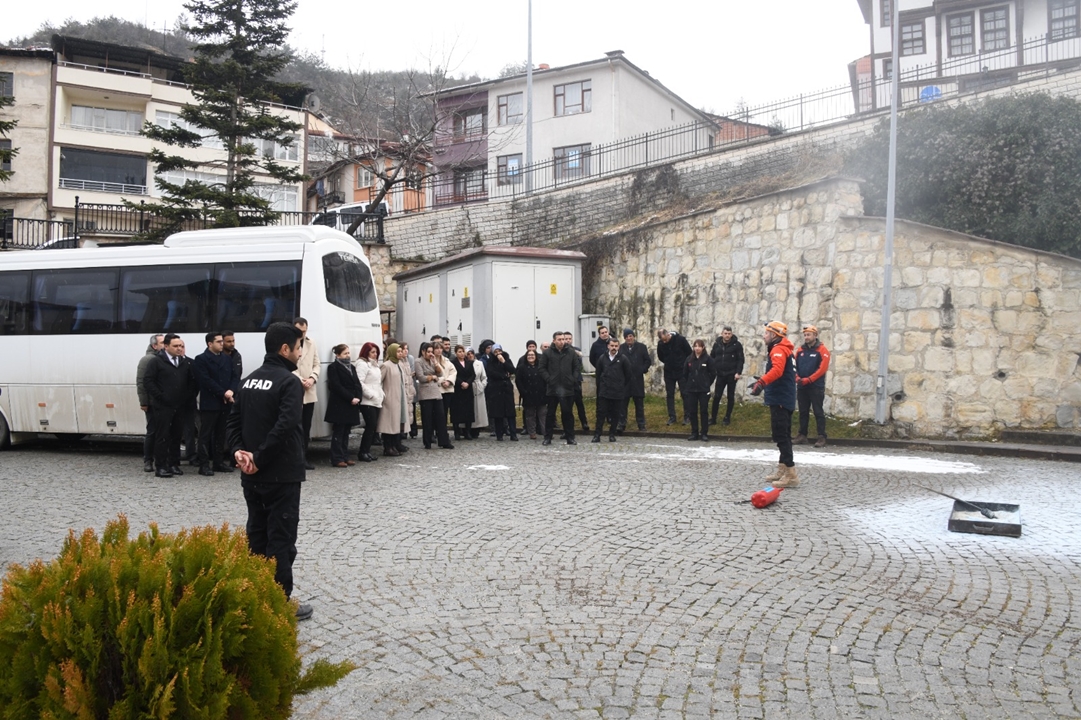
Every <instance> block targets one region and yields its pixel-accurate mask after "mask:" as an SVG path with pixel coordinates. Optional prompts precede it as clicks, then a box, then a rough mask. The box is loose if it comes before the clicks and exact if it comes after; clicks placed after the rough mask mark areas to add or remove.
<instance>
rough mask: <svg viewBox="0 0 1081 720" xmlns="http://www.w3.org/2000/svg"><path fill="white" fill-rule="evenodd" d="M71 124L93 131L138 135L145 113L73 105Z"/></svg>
mask: <svg viewBox="0 0 1081 720" xmlns="http://www.w3.org/2000/svg"><path fill="white" fill-rule="evenodd" d="M71 126H72V127H73V128H76V129H78V130H90V131H91V132H101V133H111V134H114V135H138V134H139V131H140V130H142V127H143V114H142V113H138V112H128V111H127V110H110V109H108V108H99V107H87V106H85V105H72V106H71Z"/></svg>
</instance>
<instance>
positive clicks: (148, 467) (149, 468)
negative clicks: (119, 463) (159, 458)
mask: <svg viewBox="0 0 1081 720" xmlns="http://www.w3.org/2000/svg"><path fill="white" fill-rule="evenodd" d="M143 472H154V461H153V460H147V461H146V462H144V463H143Z"/></svg>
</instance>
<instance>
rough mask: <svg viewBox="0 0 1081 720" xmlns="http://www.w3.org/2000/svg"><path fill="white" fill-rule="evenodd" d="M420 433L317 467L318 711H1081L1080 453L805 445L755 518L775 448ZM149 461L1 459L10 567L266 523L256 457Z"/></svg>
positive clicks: (301, 566)
mask: <svg viewBox="0 0 1081 720" xmlns="http://www.w3.org/2000/svg"><path fill="white" fill-rule="evenodd" d="M354 443H355V439H354ZM412 444H413V446H414V449H413V450H412V451H411V452H409V453H408V454H406V455H405V456H403V457H402V458H400V459H399V458H395V459H390V458H381V459H380V461H379V462H377V463H374V464H372V465H358V466H356V467H355V468H351V469H349V470H337V469H333V468H330V467H327V465H328V464H329V463H328V462H327V457H328V456H327V455H326V452H325V450H323V451H322V454H317V455H316V456H315V458H314V459H315V460H316V461H317V462H318V463H319V468H318V470H316V471H315V472H313V473H310V475H309V477H310V481H309V482H308V483H307V484H306V485H305V489H304V497H303V500H302V519H301V537H300V540H299V543H298V545H299V550H300V555H299V557H298V559H297V563H296V573H297V589H296V592H295V594H296V596H297V597H298V598H300V599H302V600H304V601H306V602H311V603H312V604H313V605H314V607H315V617H314V618H313V619H312V620H311V621H309V622H306V623H302V624H301V625H300V630H299V632H300V638H301V641H302V643H303V646H304V649H305V652H307V653H309V654H310V655H311V656H313V657H329V658H331V659H342V658H350V659H352V660H353V661H354V662H356V663H357V664H358V665H359V666H360V669H359V670H357V671H356V672H354V673H353V674H352V675H350V676H349V677H348V678H346V679H345V680H344V681H343V682H342V683H341V684H340V685H339V686H338V687H336V688H335V689H333V690H331V691H324V692H321V693H316V694H314V695H311V696H308V697H304V698H300V699H299V700H298V702H297V704H296V713H295V717H296V718H312V719H315V718H318V719H320V720H331V719H335V718H624V717H635V718H706V717H721V718H724V717H741V718H742V717H748V718H759V717H761V718H786V717H790V718H836V717H882V718H887V717H888V718H921V719H923V718H970V719H972V718H1029V717H1077V716H1079V715H1081V653H1079V652H1078V643H1079V641H1081V530H1079V512H1078V511H1079V508H1081V482H1079V472H1078V470H1079V468H1078V466H1077V465H1072V464H1066V463H1047V462H1037V461H1021V460H1009V459H1001V458H991V459H982V458H974V457H971V456H965V457H960V456H949V455H927V454H923V453H919V452H908V453H905V452H894V451H882V452H881V453H879V452H875V451H871V452H869V451H866V450H860V451H854V450H847V449H833V448H826V449H825V450H818V451H812V450H803V451H801V450H799V449H797V456H796V461H797V464H798V468H799V471H800V473H801V477H802V479H803V481H804V485H803V487H801V488H799V489H796V490H788V491H785V492H784V493H783V494H782V495H781V499H780V501H779V502H778V503H777V504H776V505H774V506H773V507H770V508H767V509H765V510H755V509H753V508H752V507H751V506H750V505H748V504H736V503H737V502H738V501H741V500H746V499H747V498H749V497H750V494H751V492H753V491H754V490H756V489H758V488H760V487H761V485H762V483H761V482H760V480H759V478H761V477H762V476H763V475H764V474H765V473H766V472H767V471H768V470H769V469H770V468H771V464H772V462H774V459H775V457H776V455H775V452H774V451H770V450H769V449H768V448H767V447H766V446H761V445H758V446H756V445H741V444H721V443H711V444H710V445H708V446H707V445H703V444H702V443H693V444H692V443H687V442H681V441H676V440H630V439H621V440H620V442H617V443H615V444H609V443H607V442H602V443H600V444H599V445H592V444H589V443H588V442H585V443H583V444H579V445H578V446H576V447H567V446H565V445H562V444H557V445H553V446H552V447H550V448H542V447H541V446H540V444H539V441H529V440H524V441H523V442H519V443H510V442H503V443H496V442H495V441H494V440H493V439H491V438H484V439H482V440H480V441H476V442H473V443H465V442H462V443H458V449H456V450H454V451H442V450H432V451H424V450H423V449H419V443H418V442H414V443H412ZM812 461H813V462H812ZM141 465H142V464H141V462H140V460H139V458H138V454H137V450H136V448H135V446H134V445H132V444H124V443H114V444H98V445H96V446H87V445H85V444H84V445H77V446H71V447H61V446H58V445H49V444H42V445H38V446H35V447H29V448H18V449H15V450H13V451H11V452H7V453H0V484H2V485H0V486H2V489H3V492H2V493H0V513H2V515H3V517H4V518H5V522H4V523H3V526H2V527H0V563H3V564H4V565H6V564H7V563H9V562H13V561H18V562H24V561H27V560H30V559H32V558H34V557H51V556H53V555H55V553H56V552H57V551H58V549H59V547H60V544H61V542H62V540H63V538H64V536H65V534H66V532H67V529H68V528H76V529H82V528H84V527H94V528H97V529H100V528H101V527H102V526H103V525H104V523H105V522H106V521H107V520H108V519H110V518H112V517H115V516H116V514H117V513H119V512H123V513H126V514H127V516H128V518H129V520H130V521H131V525H132V528H133V530H139V529H142V528H144V527H145V526H146V524H147V523H149V522H152V521H154V522H157V523H158V524H159V525H160V526H161V527H162V529H163V530H169V531H172V530H177V529H179V528H181V527H188V526H192V525H203V524H214V525H217V524H220V523H222V522H229V523H230V524H233V525H236V526H240V527H242V526H243V522H244V516H245V513H244V507H243V502H242V500H241V497H240V489H239V479H238V478H237V476H236V475H225V476H223V475H218V476H216V477H213V478H204V477H200V476H199V475H196V474H193V473H188V474H186V475H185V476H184V477H182V478H175V479H172V480H157V479H154V478H153V477H152V476H150V475H148V474H145V473H143V472H142V467H141ZM193 470H194V468H193ZM919 485H926V486H928V487H932V488H935V489H937V490H942V491H945V492H948V493H950V494H954V495H958V496H960V497H964V498H966V499H972V500H985V501H997V502H1006V503H1016V504H1020V506H1021V514H1022V519H1023V521H1024V535H1023V536H1022V537H1021V538H1019V539H1013V538H998V537H987V536H978V535H962V534H956V533H950V532H948V531H947V530H946V521H947V518H948V515H949V511H950V508H951V505H952V503H951V501H949V500H947V499H945V498H942V497H939V496H937V495H933V494H931V493H929V492H927V491H925V490H923V489H921V488H920V487H919Z"/></svg>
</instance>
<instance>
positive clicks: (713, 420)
mask: <svg viewBox="0 0 1081 720" xmlns="http://www.w3.org/2000/svg"><path fill="white" fill-rule="evenodd" d="M709 356H710V357H711V358H713V366H714V368H715V369H716V370H717V387H716V390H715V391H714V393H713V411H712V412H711V413H710V420H709V423H710V425H716V424H717V408H718V407H719V406H720V404H721V393H722V392H724V391H725V390H727V391H728V410H727V411H726V412H725V414H724V420H723V421H722V423H723V424H724V425H727V424H729V423H730V422H732V407H733V406H734V405H735V403H736V381H737V380H739V378H740V376H741V375H742V374H743V344H742V343H741V342H740V341H739V338H738V337H736V335H735V333H733V332H732V328H731V327H729V326H728V325H725V326H724V329H723V330H721V334H720V335H719V336H717V339H716V340H714V341H713V349H711V350H710V351H709Z"/></svg>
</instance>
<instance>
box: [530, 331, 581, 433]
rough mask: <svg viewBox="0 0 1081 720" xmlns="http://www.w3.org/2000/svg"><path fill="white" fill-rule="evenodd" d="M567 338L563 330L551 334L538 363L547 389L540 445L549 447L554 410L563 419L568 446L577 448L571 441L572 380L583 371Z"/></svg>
mask: <svg viewBox="0 0 1081 720" xmlns="http://www.w3.org/2000/svg"><path fill="white" fill-rule="evenodd" d="M566 339H567V336H566V334H565V333H563V332H562V331H559V332H556V333H554V334H553V335H552V344H551V345H550V346H549V347H548V349H547V350H545V351H544V352H543V353H541V356H540V358H539V359H538V360H537V365H539V366H540V375H541V377H542V378H544V382H545V384H546V385H547V387H548V416H547V419H546V421H545V423H544V441H543V442H542V443H541V444H542V445H551V444H552V433H553V431H554V429H555V424H556V409H557V408H558V409H559V410H560V414H561V415H562V418H563V432H564V433H565V434H566V438H567V444H568V445H577V444H578V441H577V440H575V439H574V412H573V408H574V387H575V382H576V381H575V378H576V377H578V375H580V374H581V372H582V358H580V357H579V356H578V353H577V352H575V351H574V350H572V349H571V348H570V346H569V345H567V344H566V342H565V341H566Z"/></svg>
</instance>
